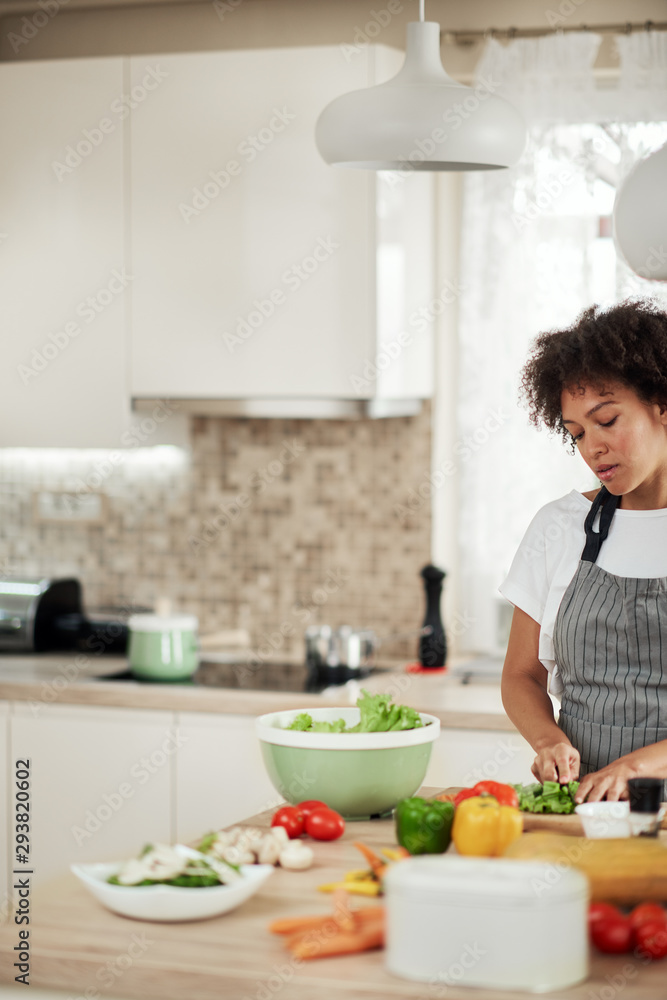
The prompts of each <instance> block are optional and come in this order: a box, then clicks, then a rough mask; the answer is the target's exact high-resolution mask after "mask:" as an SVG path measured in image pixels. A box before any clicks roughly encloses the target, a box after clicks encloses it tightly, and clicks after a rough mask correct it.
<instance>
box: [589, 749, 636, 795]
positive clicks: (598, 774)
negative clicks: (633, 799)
mask: <svg viewBox="0 0 667 1000" xmlns="http://www.w3.org/2000/svg"><path fill="white" fill-rule="evenodd" d="M633 756H634V755H633V754H628V755H627V756H625V757H619V758H618V760H614V761H612V763H611V764H607V766H606V767H602V768H600V770H599V771H592V772H591V774H587V775H586V777H585V778H582V779H581V784H580V785H579V788H578V789H577V794H576V795H575V797H574V801H575V802H577V803H579V802H584V801H587V802H599V801H600V800H601V799H607V801H608V802H618V801H619V800H620V799H627V798H628V778H637V777H639V775H640V774H641V769H640V767H639V764H638V762H637V761H636V759H633Z"/></svg>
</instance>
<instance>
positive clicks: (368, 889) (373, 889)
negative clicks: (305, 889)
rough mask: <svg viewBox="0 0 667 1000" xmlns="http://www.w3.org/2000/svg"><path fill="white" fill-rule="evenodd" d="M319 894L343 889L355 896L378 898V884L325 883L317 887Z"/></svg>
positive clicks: (369, 882) (350, 881) (372, 882)
mask: <svg viewBox="0 0 667 1000" xmlns="http://www.w3.org/2000/svg"><path fill="white" fill-rule="evenodd" d="M317 888H318V890H319V892H335V891H336V889H345V891H346V892H351V893H352V894H353V895H355V896H379V895H380V883H379V882H375V881H370V880H369V881H367V882H355V881H352V880H349V881H348V880H346V881H344V882H327V883H326V884H325V885H318V887H317Z"/></svg>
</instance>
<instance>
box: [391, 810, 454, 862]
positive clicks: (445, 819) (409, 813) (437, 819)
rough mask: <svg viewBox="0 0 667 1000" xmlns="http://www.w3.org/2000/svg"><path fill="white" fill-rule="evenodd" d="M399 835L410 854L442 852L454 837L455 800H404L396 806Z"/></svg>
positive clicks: (400, 842) (397, 833)
mask: <svg viewBox="0 0 667 1000" xmlns="http://www.w3.org/2000/svg"><path fill="white" fill-rule="evenodd" d="M395 818H396V837H397V839H398V842H399V844H400V845H401V847H404V848H405V849H406V851H409V852H410V854H442V853H443V852H444V851H446V850H447V848H448V847H449V843H450V841H451V839H452V823H453V822H454V803H453V802H440V801H439V800H438V799H420V798H417V797H415V798H411V799H402V801H401V802H399V803H398V805H397V806H396V812H395Z"/></svg>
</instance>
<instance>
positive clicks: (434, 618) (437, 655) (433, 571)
mask: <svg viewBox="0 0 667 1000" xmlns="http://www.w3.org/2000/svg"><path fill="white" fill-rule="evenodd" d="M445 576H446V573H445V572H444V570H441V569H438V567H437V566H431V565H428V566H424V568H423V570H422V571H421V577H422V579H423V581H424V589H425V590H426V615H425V617H424V628H426V627H427V626H428V627H429V628H430V632H428V633H427V634H426V635H422V637H421V639H420V640H419V662H420V664H421V666H422V667H426V668H427V669H428V668H429V667H430V668H437V667H444V665H445V664H446V662H447V637H446V636H445V629H444V626H443V624H442V618H441V617H440V597H441V595H442V581H443V580H444V579H445Z"/></svg>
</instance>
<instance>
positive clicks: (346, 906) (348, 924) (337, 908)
mask: <svg viewBox="0 0 667 1000" xmlns="http://www.w3.org/2000/svg"><path fill="white" fill-rule="evenodd" d="M333 905H334V920H335V921H336V923H337V924H338V926H339V927H340V929H341V930H342V931H353V930H354V929H355V926H356V924H355V921H354V914H353V913H352V912H351V911H350V897H349V896H348V894H347V892H346V890H345V888H344V887H342V886H338V887H337V888H336V889H334V891H333Z"/></svg>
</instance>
